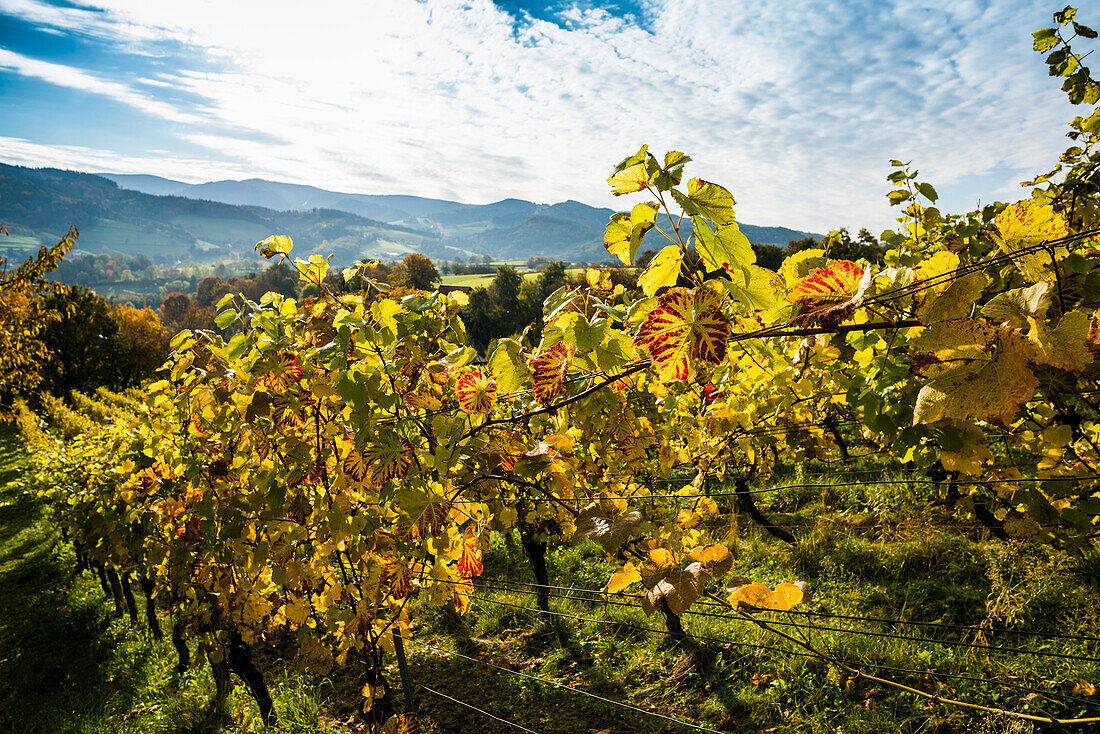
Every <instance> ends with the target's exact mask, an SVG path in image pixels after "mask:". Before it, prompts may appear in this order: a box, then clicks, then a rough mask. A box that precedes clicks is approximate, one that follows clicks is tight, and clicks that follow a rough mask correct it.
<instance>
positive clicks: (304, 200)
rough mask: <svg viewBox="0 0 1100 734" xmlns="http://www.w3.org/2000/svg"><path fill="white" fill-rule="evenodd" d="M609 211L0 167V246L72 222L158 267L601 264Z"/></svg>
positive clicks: (786, 236) (46, 239) (94, 247)
mask: <svg viewBox="0 0 1100 734" xmlns="http://www.w3.org/2000/svg"><path fill="white" fill-rule="evenodd" d="M612 213H613V212H612V210H610V209H602V208H597V207H591V206H588V205H586V204H582V203H580V202H577V201H567V202H563V203H559V204H552V205H548V204H535V203H532V202H529V201H523V200H520V199H504V200H502V201H498V202H495V203H492V204H485V205H472V204H462V203H459V202H454V201H447V200H443V199H430V198H423V197H417V196H404V195H378V196H371V195H363V194H347V193H340V192H333V191H326V190H324V189H318V188H315V187H311V186H301V185H296V184H284V183H278V182H273V181H264V180H261V179H250V180H247V181H216V182H210V183H206V184H186V183H182V182H179V181H172V180H169V179H164V178H160V177H157V176H122V175H95V174H86V173H76V172H73V171H62V170H58V169H51V168H38V169H32V168H24V167H21V166H9V165H4V164H0V223H3V224H4V225H6V226H7V228H8V229H9V231H10V232H11V235H10V236H9V237H7V238H4V239H2V240H0V250H4V249H19V248H32V247H33V248H37V247H38V245H40V244H51V243H52V242H54V241H56V240H57V238H58V237H60V236H61V235H62V234H63V233H64V232H65V230H66V229H67V228H68V225H69V224H75V225H76V226H77V227H78V228H79V230H80V242H79V248H80V249H81V250H84V251H87V252H117V253H127V254H135V255H136V254H144V255H147V256H148V257H150V258H151V259H152V260H153V261H154V262H159V263H174V262H175V261H177V260H180V261H184V262H188V261H211V260H216V259H227V260H231V259H235V258H238V257H243V258H248V257H250V256H251V255H252V246H253V245H254V244H255V243H256V242H257V241H259V240H261V239H263V238H264V237H267V236H268V235H270V234H273V233H280V234H288V235H290V236H291V237H293V238H294V241H295V243H296V247H295V251H296V252H299V253H303V254H308V253H311V252H316V253H320V254H325V255H329V254H331V255H334V262H336V263H344V262H350V261H351V260H354V259H359V258H367V257H378V258H382V259H396V258H400V257H402V256H404V255H405V254H407V253H410V252H420V253H423V254H425V255H427V256H429V257H433V258H441V259H445V260H450V259H453V258H454V257H455V256H456V255H457V256H462V257H468V256H470V255H484V254H487V255H491V256H492V257H493V258H494V259H507V260H522V259H527V258H529V257H532V256H538V255H545V256H552V257H554V258H558V259H564V260H567V261H581V262H603V261H608V260H609V259H610V258H609V257H608V254H607V252H606V251H605V250H604V248H603V245H602V241H603V230H604V226H605V225H606V223H607V221H608V219H609V218H610V216H611V214H612ZM741 229H742V231H744V232H745V234H746V236H748V238H749V239H750V240H751V241H752V242H754V243H756V244H777V245H785V244H786V243H787V242H788V241H790V240H792V239H799V238H802V237H805V236H808V235H810V233H806V232H800V231H797V230H793V229H788V228H786V227H757V226H754V225H751V224H742V225H741ZM812 236H815V237H816V236H818V235H812Z"/></svg>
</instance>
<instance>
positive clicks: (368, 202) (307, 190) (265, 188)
mask: <svg viewBox="0 0 1100 734" xmlns="http://www.w3.org/2000/svg"><path fill="white" fill-rule="evenodd" d="M97 175H100V176H103V177H104V178H106V179H109V180H111V181H114V182H115V183H117V184H118V185H119V186H121V187H123V188H126V189H133V190H135V191H141V192H143V193H146V194H157V195H174V196H185V197H187V198H188V199H205V200H207V201H220V202H222V203H223V204H236V205H238V206H261V207H264V208H265V209H274V210H276V211H289V210H299V211H305V210H308V209H338V210H340V211H345V212H350V213H352V214H358V215H359V216H361V217H367V218H368V219H374V220H377V221H381V222H396V221H398V220H400V219H406V218H408V217H416V216H426V215H431V214H434V213H437V212H442V211H453V210H458V209H461V208H463V207H465V206H467V205H466V204H459V203H458V202H455V201H447V200H445V199H427V198H424V197H420V196H402V195H388V194H383V195H369V194H345V193H340V192H337V191H326V190H325V189H319V188H316V187H314V186H303V185H301V184H288V183H279V182H277V181H266V180H264V179H262V178H250V179H247V180H245V181H208V182H207V183H201V184H187V183H183V182H181V181H171V180H169V179H166V178H160V177H159V176H143V175H127V174H114V173H101V174H97Z"/></svg>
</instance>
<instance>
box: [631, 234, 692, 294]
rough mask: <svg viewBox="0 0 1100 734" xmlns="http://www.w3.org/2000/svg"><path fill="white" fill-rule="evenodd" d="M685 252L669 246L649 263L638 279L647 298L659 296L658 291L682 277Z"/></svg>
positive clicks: (677, 246)
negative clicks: (681, 270) (682, 262)
mask: <svg viewBox="0 0 1100 734" xmlns="http://www.w3.org/2000/svg"><path fill="white" fill-rule="evenodd" d="M682 258H683V251H681V249H680V246H679V245H668V246H666V247H665V248H664V249H662V250H661V251H660V252H658V253H657V256H656V257H654V258H653V259H652V260H650V261H649V266H648V267H647V268H646V269H645V272H644V273H642V274H641V275H640V276H639V277H638V287H639V288H641V289H642V292H644V293H645V294H646V295H647V296H655V295H657V291H659V290H660V289H661V288H664V287H666V286H671V285H674V284H675V283H676V279H677V278H678V277H679V275H680V264H681V261H682Z"/></svg>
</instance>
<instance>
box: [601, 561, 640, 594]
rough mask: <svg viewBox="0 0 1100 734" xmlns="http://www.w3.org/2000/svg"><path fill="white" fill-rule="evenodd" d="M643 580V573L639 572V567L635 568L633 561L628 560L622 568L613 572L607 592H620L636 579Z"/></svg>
mask: <svg viewBox="0 0 1100 734" xmlns="http://www.w3.org/2000/svg"><path fill="white" fill-rule="evenodd" d="M641 580H642V574H640V573H639V572H638V569H637V568H635V566H634V564H633V563H632V562H630V561H627V562H626V563H624V564H623V566H622V568H620V569H619V570H618V571H616V572H615V573H614V574H612V576H611V580H610V581H608V582H607V593H608V594H618V593H619V592H621V591H622V590H623V589H625V588H626V587H628V586H630V585H631V584H633V583H634V582H635V581H641Z"/></svg>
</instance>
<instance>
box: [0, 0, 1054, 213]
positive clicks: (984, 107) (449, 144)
mask: <svg viewBox="0 0 1100 734" xmlns="http://www.w3.org/2000/svg"><path fill="white" fill-rule="evenodd" d="M96 5H97V6H99V7H102V8H103V11H102V12H99V11H95V12H90V11H79V10H71V9H57V8H52V9H50V8H49V6H44V5H43V4H42V3H40V2H35V1H34V0H0V9H3V10H4V11H5V12H9V13H16V14H19V15H20V17H24V18H28V19H33V20H34V21H35V22H38V23H42V24H45V25H48V26H50V27H54V28H67V29H78V30H79V31H80V32H82V33H85V34H90V35H95V36H97V37H102V38H104V39H106V40H112V39H113V40H116V41H118V42H123V43H131V44H138V45H140V46H142V47H143V48H146V49H147V50H148V51H149V52H150V53H153V52H155V51H156V47H157V42H158V41H160V42H165V41H166V42H170V44H182V45H183V46H184V47H185V48H188V49H190V50H191V51H194V52H199V51H201V52H202V53H204V54H206V55H207V56H208V57H209V58H212V59H216V60H219V61H220V62H222V63H220V64H219V68H220V69H221V70H220V71H207V70H199V69H194V68H192V69H180V70H179V71H178V72H176V73H173V74H164V73H161V74H159V75H158V77H157V81H159V82H163V83H168V84H171V85H173V86H174V87H176V89H177V90H179V91H183V92H187V93H189V94H190V95H196V96H198V97H199V98H201V99H203V100H204V102H203V105H202V107H203V108H202V110H201V112H202V116H204V117H205V116H209V118H210V119H211V120H212V121H213V122H214V123H217V128H216V129H215V127H214V126H202V125H196V126H194V127H193V129H192V130H191V132H189V133H187V137H186V139H187V141H188V142H190V143H197V144H201V145H203V146H205V147H207V148H208V149H210V150H211V152H212V155H213V156H214V157H215V159H217V160H221V161H225V162H226V163H225V166H226V167H227V168H232V169H242V170H244V169H246V170H248V171H249V172H251V173H250V175H263V176H266V177H271V178H280V179H283V180H292V181H299V182H308V183H311V184H314V185H318V186H322V187H325V188H331V189H341V190H352V191H364V192H369V193H383V192H385V193H418V194H423V195H439V196H448V197H455V198H460V199H463V200H466V201H491V200H495V199H499V198H503V197H505V196H518V197H523V198H529V199H534V200H538V201H548V200H560V199H565V198H573V199H580V200H582V201H588V202H591V203H597V204H611V205H614V204H613V203H612V202H611V199H610V197H609V196H608V195H607V194H606V186H605V184H604V178H605V177H606V176H607V174H608V173H609V169H610V167H611V165H612V164H613V163H614V162H616V161H617V160H618V159H620V158H621V157H623V156H625V155H628V154H630V153H632V152H634V150H636V149H637V147H638V145H640V144H641V143H642V142H649V143H650V144H651V147H652V148H653V149H655V150H664V149H668V148H676V149H681V150H684V151H686V152H688V153H689V154H690V155H692V157H693V158H695V160H696V161H698V163H696V164H693V167H692V168H691V169H689V172H691V173H694V174H696V175H700V176H702V177H704V178H707V179H710V180H715V181H718V182H721V183H724V184H726V185H728V186H729V187H730V188H731V189H732V190H733V191H734V193H735V195H736V196H737V198H738V201H739V206H738V214H739V216H740V217H741V218H742V219H744V220H745V221H749V222H753V223H758V224H786V225H789V226H795V227H801V228H806V229H816V230H818V231H821V230H823V229H827V228H831V227H836V226H842V225H848V226H856V227H858V226H860V225H862V224H868V225H871V226H873V227H876V228H878V227H882V226H884V225H886V224H888V223H889V222H890V221H892V217H893V213H892V212H891V210H890V209H889V208H888V207H887V206H886V203H885V197H884V196H883V194H884V193H885V187H886V184H885V180H884V177H885V175H886V173H887V172H888V161H889V159H890V158H894V157H899V158H903V159H906V160H909V159H912V160H913V161H914V164H915V165H916V166H918V167H920V168H921V170H922V174H924V175H925V176H927V177H928V178H930V179H931V180H932V181H933V182H934V183H938V184H947V185H949V188H951V190H955V189H958V190H961V191H967V192H968V190H967V181H968V180H969V179H970V177H973V176H975V175H982V176H984V178H983V181H985V183H986V184H988V181H987V180H986V179H987V178H988V174H992V173H993V172H999V173H997V174H996V175H998V176H1001V177H1002V178H1003V179H1004V180H1003V181H1000V182H999V183H998V184H997V185H996V186H995V188H996V189H998V190H1000V191H1010V192H1011V191H1012V189H1008V188H1006V187H1008V186H1009V184H1010V183H1012V182H1013V181H1015V180H1016V179H1018V178H1020V177H1021V176H1023V175H1026V173H1028V172H1031V171H1034V170H1038V169H1039V168H1043V167H1044V166H1046V165H1048V163H1049V162H1051V161H1052V160H1053V159H1054V158H1055V157H1056V155H1057V153H1058V152H1060V150H1061V149H1062V148H1063V147H1064V142H1065V141H1064V138H1063V137H1062V133H1063V131H1064V124H1063V123H1064V121H1065V120H1066V119H1068V117H1069V116H1070V110H1069V105H1068V103H1066V102H1064V95H1062V93H1061V92H1060V91H1059V90H1058V88H1057V85H1056V84H1054V83H1052V82H1051V81H1050V80H1049V79H1047V78H1046V73H1045V67H1044V66H1043V65H1042V63H1041V60H1040V59H1039V57H1038V55H1037V54H1035V53H1034V52H1033V51H1031V49H1030V31H1031V30H1032V29H1033V28H1034V27H1038V26H1039V25H1041V24H1043V23H1044V22H1045V21H1047V20H1048V19H1049V11H1048V10H1043V11H1041V12H1040V11H1036V10H1035V9H1034V8H1033V7H1032V4H1031V3H1029V2H1028V1H1027V0H989V1H988V2H979V1H978V0H973V1H970V2H962V1H959V2H946V0H945V1H944V2H942V3H932V2H912V1H911V0H896V2H892V3H889V2H878V1H876V0H851V1H850V2H843V3H841V2H838V1H837V0H833V1H831V2H820V0H792V1H789V2H783V3H776V2H767V1H766V0H748V1H746V2H739V3H714V2H703V1H702V0H698V1H689V0H661V1H654V2H652V3H651V4H650V5H649V6H648V7H647V10H646V15H647V23H646V27H645V29H643V28H640V27H638V25H636V24H632V23H627V22H624V21H623V19H621V18H616V17H614V16H611V15H609V14H608V13H606V12H604V11H599V10H585V9H581V8H579V7H578V8H575V9H573V10H570V11H567V13H566V16H567V18H568V20H569V21H570V22H568V23H565V26H566V27H565V28H562V27H559V26H558V25H556V24H554V23H550V22H547V21H541V20H535V19H527V20H526V21H524V22H522V23H520V24H518V25H517V24H516V22H515V20H514V18H513V17H512V16H510V15H509V14H507V13H506V12H504V11H502V10H500V9H499V8H497V7H496V6H494V5H493V4H492V3H490V2H488V0H468V1H467V0H462V1H459V0H432V1H431V2H427V3H423V2H414V1H413V0H384V1H383V0H379V1H377V2H368V3H363V2H361V1H357V0H332V1H330V2H325V3H313V4H310V5H309V6H308V8H303V6H302V5H301V4H300V3H297V2H272V1H271V0H267V1H265V2H258V1H257V0H237V1H235V2H224V1H220V2H214V1H213V0H201V2H192V3H190V4H189V5H188V8H187V12H180V8H179V5H178V3H176V2H172V3H169V2H162V1H152V0H114V1H112V2H107V1H106V0H99V2H97V3H96ZM2 58H3V57H0V61H2ZM28 61H30V60H28V59H25V58H22V59H21V60H20V63H21V64H22V65H23V66H22V67H21V68H22V69H24V70H28V69H29V67H28V66H27V64H28ZM56 66H57V65H49V67H50V68H45V67H39V68H37V69H36V70H28V71H21V72H20V73H33V74H34V75H36V76H39V77H40V78H44V79H47V78H48V79H49V80H50V81H51V82H52V83H61V84H67V85H68V86H75V87H77V88H82V89H85V90H87V91H95V89H96V88H97V85H99V84H110V83H109V82H105V81H104V80H98V81H97V80H96V79H95V78H93V77H91V76H90V75H87V74H85V75H84V76H83V77H79V76H76V77H74V76H73V75H72V74H71V73H69V72H63V71H62V70H63V69H64V68H66V67H61V68H53V67H56ZM74 73H76V74H80V73H81V72H79V71H77V70H74ZM143 83H148V82H147V81H144V82H143ZM121 86H122V87H124V88H122V89H119V88H117V87H115V88H112V87H102V86H99V87H98V89H100V90H101V91H100V93H102V94H106V95H108V96H111V97H114V98H116V99H120V100H122V101H124V102H126V103H127V104H131V105H133V106H135V107H138V108H139V109H143V110H144V111H146V112H148V113H150V114H156V115H158V116H161V117H164V118H166V119H173V118H172V115H185V116H186V115H192V114H193V112H192V111H190V110H185V109H180V108H179V107H172V108H171V109H170V110H165V109H163V108H160V109H154V108H153V107H151V106H150V105H151V104H152V102H151V97H148V96H146V95H145V94H144V93H139V92H136V91H135V90H134V89H133V88H130V87H127V86H126V85H121ZM155 104H163V105H169V103H168V102H156V103H155ZM169 106H170V107H171V105H169ZM227 130H231V131H232V132H227ZM169 164H171V165H175V163H174V162H172V161H168V162H166V163H165V164H164V165H169ZM188 165H189V164H188ZM146 172H150V173H160V174H162V175H169V174H167V173H164V168H163V165H161V166H154V167H153V168H151V169H149V170H148V171H146ZM978 194H979V192H978V191H974V192H973V193H972V194H971V193H969V192H968V193H967V195H966V196H965V197H962V198H961V199H960V200H959V201H948V202H945V203H946V205H947V206H951V205H956V206H959V207H969V206H971V205H973V203H974V199H976V198H977V196H978ZM983 198H984V199H985V200H989V199H990V198H992V197H990V196H988V195H987V196H984V197H983ZM623 203H625V202H623Z"/></svg>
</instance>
